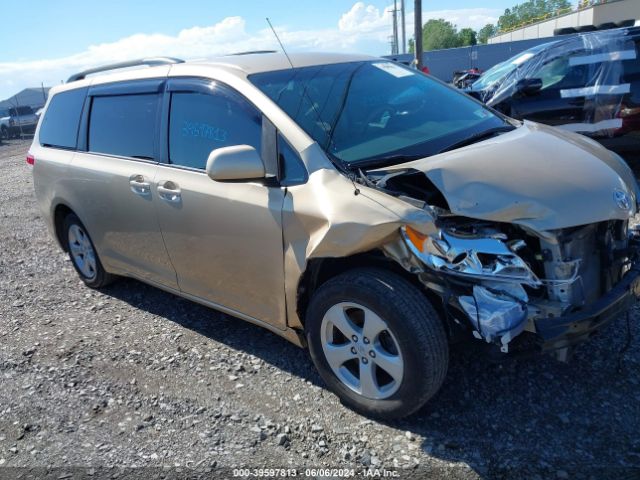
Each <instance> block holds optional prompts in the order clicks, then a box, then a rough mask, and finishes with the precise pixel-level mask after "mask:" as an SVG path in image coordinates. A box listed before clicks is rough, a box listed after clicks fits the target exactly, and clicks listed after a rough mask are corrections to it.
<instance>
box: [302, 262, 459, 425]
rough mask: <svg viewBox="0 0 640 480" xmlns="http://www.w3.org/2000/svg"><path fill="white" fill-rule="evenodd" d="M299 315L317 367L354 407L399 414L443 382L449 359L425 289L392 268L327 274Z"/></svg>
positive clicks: (385, 415) (387, 415) (416, 406)
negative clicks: (302, 320)
mask: <svg viewBox="0 0 640 480" xmlns="http://www.w3.org/2000/svg"><path fill="white" fill-rule="evenodd" d="M306 318H307V320H306V335H307V341H308V343H309V350H310V353H311V357H312V359H313V362H314V363H315V365H316V368H317V369H318V371H319V373H320V375H321V376H322V378H323V380H324V381H325V382H326V383H327V385H328V386H329V388H331V390H333V391H334V392H335V393H336V394H337V395H338V396H339V397H340V399H341V400H342V401H343V402H344V403H345V404H346V405H348V406H349V407H351V408H353V409H354V410H357V411H359V412H361V413H363V414H365V415H369V416H373V417H379V418H386V419H392V418H400V417H404V416H407V415H410V414H411V413H414V412H415V411H416V410H418V409H419V408H420V407H422V406H423V405H424V404H425V403H426V402H427V401H428V400H429V399H430V398H431V397H433V395H435V394H436V392H437V391H438V389H439V388H440V386H441V385H442V382H443V380H444V377H445V375H446V371H447V366H448V344H447V337H446V334H445V331H444V328H443V326H442V323H441V321H440V319H439V317H438V315H437V313H436V312H435V310H434V309H433V307H432V306H431V305H430V303H429V301H428V299H427V298H426V297H425V295H424V294H423V293H422V292H421V291H420V290H419V289H418V288H416V287H415V286H413V285H412V284H411V283H409V282H407V281H406V280H405V279H403V278H402V277H400V276H398V275H396V274H394V273H391V272H388V271H385V270H380V269H358V270H352V271H350V272H347V273H344V274H342V275H340V276H338V277H335V278H333V279H331V280H329V281H328V282H326V283H325V284H324V285H322V286H321V287H320V289H319V290H318V291H317V292H316V294H315V295H314V296H313V298H312V299H311V302H310V304H309V308H308V311H307V317H306Z"/></svg>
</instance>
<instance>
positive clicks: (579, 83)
mask: <svg viewBox="0 0 640 480" xmlns="http://www.w3.org/2000/svg"><path fill="white" fill-rule="evenodd" d="M582 53H584V52H582ZM579 54H580V53H579V52H578V53H576V52H574V53H572V54H571V55H579ZM570 58H571V56H570V55H563V56H561V57H556V58H554V59H552V60H550V61H548V62H547V63H545V64H544V65H541V66H540V67H539V68H538V69H537V70H536V71H534V72H532V73H531V74H529V75H527V77H528V78H539V79H540V80H542V90H547V89H554V90H559V89H563V88H580V87H584V86H585V85H586V84H587V83H588V82H589V71H590V70H594V68H593V67H594V66H593V64H591V65H590V64H581V65H572V64H571V63H570V61H569V60H570Z"/></svg>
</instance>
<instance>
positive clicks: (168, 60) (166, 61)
mask: <svg viewBox="0 0 640 480" xmlns="http://www.w3.org/2000/svg"><path fill="white" fill-rule="evenodd" d="M175 63H184V60H180V59H179V58H172V57H153V58H139V59H138V60H129V61H127V62H119V63H111V64H109V65H103V66H102V67H95V68H89V69H87V70H83V71H82V72H78V73H74V74H73V75H71V76H70V77H69V79H68V80H67V83H70V82H75V81H76V80H83V79H84V78H85V77H86V76H87V75H91V74H93V73H100V72H107V71H109V70H117V69H119V68H129V67H138V66H141V65H147V66H149V67H155V66H157V65H173V64H175Z"/></svg>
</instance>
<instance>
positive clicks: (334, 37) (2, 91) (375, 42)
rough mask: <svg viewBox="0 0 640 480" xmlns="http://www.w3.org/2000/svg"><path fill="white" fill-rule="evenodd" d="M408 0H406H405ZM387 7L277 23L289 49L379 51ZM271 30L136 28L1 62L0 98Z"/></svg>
mask: <svg viewBox="0 0 640 480" xmlns="http://www.w3.org/2000/svg"><path fill="white" fill-rule="evenodd" d="M407 3H410V2H407ZM391 8H392V6H388V7H386V8H384V9H379V8H377V7H375V6H373V5H368V4H365V3H364V2H357V3H355V4H354V5H353V6H352V7H351V8H350V9H349V11H347V12H345V13H344V14H342V15H341V17H340V18H339V19H338V22H337V24H336V25H335V26H333V27H327V28H321V29H311V30H297V29H295V28H292V27H287V26H279V27H276V30H277V32H278V35H279V36H280V38H281V40H282V41H283V43H284V44H285V46H286V47H287V49H290V50H329V51H357V52H362V53H369V54H374V55H384V54H386V53H387V52H388V51H389V36H390V35H391V23H392V13H391ZM499 13H500V12H499V11H496V10H492V9H488V8H472V9H457V10H456V9H451V10H441V11H424V12H423V20H424V21H427V20H428V19H430V18H444V19H446V20H449V21H451V22H452V23H454V24H456V25H457V26H458V27H459V28H463V27H472V28H475V29H478V28H481V27H482V26H484V25H485V24H487V23H491V22H495V21H496V20H497V16H498V15H499ZM405 17H406V20H407V29H406V31H407V38H410V37H411V36H412V33H413V12H407V13H406V15H405ZM278 48H279V46H278V43H277V42H276V40H275V38H274V36H273V33H272V32H271V31H270V30H269V29H268V28H265V29H263V30H260V31H258V32H247V30H246V24H245V20H244V19H243V18H241V17H227V18H224V19H223V20H221V21H220V22H218V23H216V24H214V25H210V26H202V27H200V26H195V27H192V28H187V29H184V30H182V31H180V32H179V33H178V34H177V35H174V36H172V35H165V34H161V33H137V34H135V35H131V36H129V37H125V38H122V39H120V40H118V41H115V42H111V43H102V44H97V45H90V46H89V47H87V48H86V49H85V50H84V51H81V52H78V53H77V54H74V55H70V56H66V57H61V58H55V59H44V60H35V61H19V62H4V63H1V62H0V99H1V98H5V97H7V96H8V95H11V94H13V93H15V91H16V90H18V89H20V88H23V87H34V86H39V85H40V83H41V82H43V83H44V84H45V85H53V84H57V83H59V82H60V81H61V80H64V79H66V78H67V77H68V76H69V75H70V74H71V73H73V72H75V71H79V70H82V69H84V68H88V67H91V66H95V65H100V64H104V63H109V62H116V61H123V60H127V59H132V58H140V57H149V56H174V57H180V58H187V59H188V58H203V57H211V56H215V55H223V54H227V53H232V52H238V51H246V50H264V49H278Z"/></svg>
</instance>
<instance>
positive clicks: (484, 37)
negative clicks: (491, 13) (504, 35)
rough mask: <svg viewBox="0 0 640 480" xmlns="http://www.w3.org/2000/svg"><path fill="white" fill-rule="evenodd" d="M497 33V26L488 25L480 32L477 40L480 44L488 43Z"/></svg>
mask: <svg viewBox="0 0 640 480" xmlns="http://www.w3.org/2000/svg"><path fill="white" fill-rule="evenodd" d="M496 33H498V32H497V28H496V26H495V25H493V24H491V23H488V24H486V25H485V26H484V27H482V28H481V29H480V30H478V34H477V36H476V38H477V39H478V43H487V41H488V40H489V38H491V37H493V36H494V35H495V34H496Z"/></svg>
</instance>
